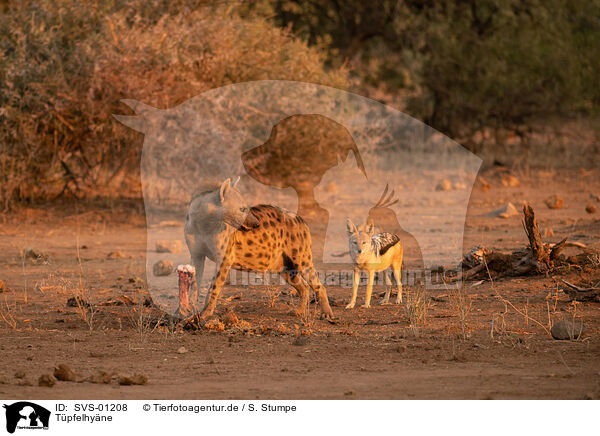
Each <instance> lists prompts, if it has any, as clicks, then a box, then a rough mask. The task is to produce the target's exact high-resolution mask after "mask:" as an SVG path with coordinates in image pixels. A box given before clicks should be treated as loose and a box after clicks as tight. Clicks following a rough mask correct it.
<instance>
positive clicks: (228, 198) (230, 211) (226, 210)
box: [185, 177, 259, 233]
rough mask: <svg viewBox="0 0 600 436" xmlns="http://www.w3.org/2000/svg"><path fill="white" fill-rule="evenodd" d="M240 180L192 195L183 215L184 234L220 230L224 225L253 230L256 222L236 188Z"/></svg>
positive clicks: (229, 181) (228, 181)
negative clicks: (184, 220) (186, 210)
mask: <svg viewBox="0 0 600 436" xmlns="http://www.w3.org/2000/svg"><path fill="white" fill-rule="evenodd" d="M238 181H239V177H238V178H237V179H236V180H234V181H233V183H232V182H231V180H230V179H227V180H225V181H224V182H223V183H222V184H221V186H220V187H219V188H217V189H216V190H210V191H204V192H201V193H199V194H195V195H194V196H193V198H192V201H191V202H190V208H189V211H188V214H187V216H186V223H185V226H186V232H187V233H205V232H209V233H210V232H214V231H219V229H220V228H221V227H222V225H223V223H224V222H225V223H226V224H228V225H230V226H232V227H234V228H236V229H249V228H253V227H256V226H257V225H258V224H259V223H258V219H257V218H256V216H255V215H254V214H253V213H252V211H251V209H250V208H249V207H248V205H247V204H246V202H245V200H244V197H243V196H242V194H240V192H239V191H238V190H237V189H236V184H237V182H238Z"/></svg>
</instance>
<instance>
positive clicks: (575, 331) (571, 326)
mask: <svg viewBox="0 0 600 436" xmlns="http://www.w3.org/2000/svg"><path fill="white" fill-rule="evenodd" d="M584 331H585V326H584V325H583V323H582V322H572V321H567V320H562V321H558V322H556V323H554V325H553V326H552V329H551V330H550V334H551V335H552V337H553V338H554V339H558V340H565V339H579V337H580V336H581V334H582V333H583V332H584Z"/></svg>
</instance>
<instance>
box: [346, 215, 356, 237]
mask: <svg viewBox="0 0 600 436" xmlns="http://www.w3.org/2000/svg"><path fill="white" fill-rule="evenodd" d="M346 230H347V231H348V234H349V235H351V234H352V233H358V230H356V226H355V225H354V223H353V222H352V220H351V219H350V218H348V219H347V220H346Z"/></svg>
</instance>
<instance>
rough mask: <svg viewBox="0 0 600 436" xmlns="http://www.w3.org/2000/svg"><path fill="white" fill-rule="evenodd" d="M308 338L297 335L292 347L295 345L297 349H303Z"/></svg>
mask: <svg viewBox="0 0 600 436" xmlns="http://www.w3.org/2000/svg"><path fill="white" fill-rule="evenodd" d="M308 341H309V336H304V335H299V336H296V339H294V341H293V342H292V345H296V346H297V347H303V346H304V345H308Z"/></svg>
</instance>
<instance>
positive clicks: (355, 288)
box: [346, 268, 360, 309]
mask: <svg viewBox="0 0 600 436" xmlns="http://www.w3.org/2000/svg"><path fill="white" fill-rule="evenodd" d="M358 282H360V270H359V269H358V268H354V278H353V281H352V299H351V300H350V303H348V305H347V306H346V309H354V305H355V304H356V294H357V293H358Z"/></svg>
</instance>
